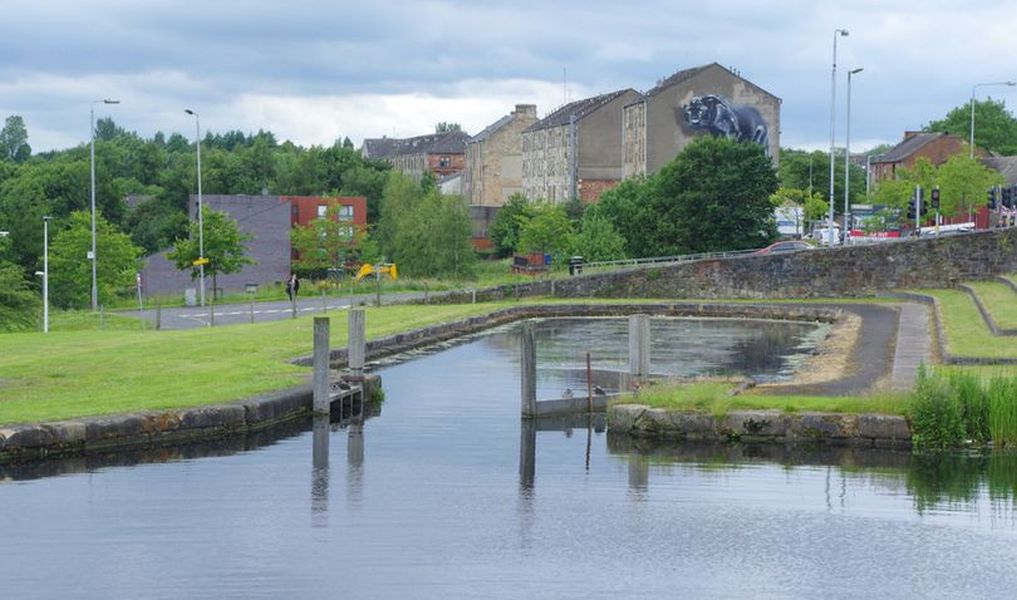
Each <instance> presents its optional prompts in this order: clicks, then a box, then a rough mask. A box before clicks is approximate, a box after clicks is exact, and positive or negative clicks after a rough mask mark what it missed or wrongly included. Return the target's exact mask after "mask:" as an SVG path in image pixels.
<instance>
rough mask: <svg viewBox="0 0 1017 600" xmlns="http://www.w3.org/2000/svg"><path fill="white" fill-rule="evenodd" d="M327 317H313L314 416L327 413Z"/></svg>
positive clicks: (328, 406)
mask: <svg viewBox="0 0 1017 600" xmlns="http://www.w3.org/2000/svg"><path fill="white" fill-rule="evenodd" d="M328 335H329V319H328V317H314V402H313V408H314V413H315V414H324V415H327V414H328V413H329V408H330V405H329V398H328V355H329V348H328Z"/></svg>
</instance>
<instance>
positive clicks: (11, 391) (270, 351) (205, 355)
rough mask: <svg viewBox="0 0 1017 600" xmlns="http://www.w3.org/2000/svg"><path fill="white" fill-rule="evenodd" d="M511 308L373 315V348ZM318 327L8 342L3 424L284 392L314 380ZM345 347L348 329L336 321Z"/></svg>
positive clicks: (0, 384) (1, 365) (295, 323)
mask: <svg viewBox="0 0 1017 600" xmlns="http://www.w3.org/2000/svg"><path fill="white" fill-rule="evenodd" d="M509 305H510V303H489V304H476V305H449V306H446V305H431V306H385V307H381V308H367V309H366V311H367V336H368V339H373V338H378V337H383V336H386V335H391V334H393V333H398V332H401V331H407V330H410V329H415V328H418V327H424V326H426V325H431V324H435V323H441V322H445V321H451V320H455V319H461V318H464V317H468V316H473V315H478V314H483V313H486V312H489V311H492V310H496V309H499V308H503V307H505V306H509ZM312 328H313V323H312V319H311V318H310V317H304V318H299V319H295V320H285V321H273V322H268V323H257V324H254V325H235V326H230V327H216V328H205V329H192V330H183V331H161V332H155V331H137V330H112V329H105V330H78V331H53V332H50V333H49V334H47V335H42V334H39V333H14V334H7V335H0V424H11V423H24V422H38V421H52V420H59V419H69V418H76V417H84V416H94V415H104V414H113V413H122V412H129V411H136V410H161V409H174V408H183V407H190V406H198V405H202V404H212V403H217V402H228V401H233V400H237V399H240V398H244V397H247V396H252V395H255V394H259V393H263V392H267V391H272V390H279V389H284V388H287V387H291V386H293V385H297V384H299V383H301V382H303V381H305V380H306V378H307V377H308V376H309V374H310V372H309V371H308V370H307V369H305V368H302V367H296V366H293V365H291V364H289V361H290V359H292V358H295V357H297V356H300V355H306V354H310V352H311V348H312V346H311V344H312ZM331 334H332V335H331V340H332V345H334V346H336V347H339V346H344V345H345V344H346V339H347V337H346V336H347V331H346V319H345V318H343V317H340V318H335V319H333V320H332V330H331Z"/></svg>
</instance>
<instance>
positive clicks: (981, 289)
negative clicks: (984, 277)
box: [967, 281, 1017, 329]
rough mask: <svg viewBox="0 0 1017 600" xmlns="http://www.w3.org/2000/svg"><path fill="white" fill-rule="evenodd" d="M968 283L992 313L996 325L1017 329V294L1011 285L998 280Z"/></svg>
mask: <svg viewBox="0 0 1017 600" xmlns="http://www.w3.org/2000/svg"><path fill="white" fill-rule="evenodd" d="M967 285H968V287H970V288H971V289H973V290H975V293H976V294H978V298H979V300H981V301H982V306H984V307H985V309H986V310H988V311H989V314H991V315H992V318H993V319H994V320H995V321H996V325H998V326H999V327H1001V328H1003V329H1017V294H1014V292H1013V289H1011V288H1010V286H1008V285H1007V284H1005V283H1001V282H998V281H972V282H969V283H968V284H967Z"/></svg>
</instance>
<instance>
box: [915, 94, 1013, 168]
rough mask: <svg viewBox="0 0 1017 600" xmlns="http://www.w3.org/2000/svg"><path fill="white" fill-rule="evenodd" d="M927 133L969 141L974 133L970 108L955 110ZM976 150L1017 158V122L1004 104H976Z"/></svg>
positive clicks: (931, 124) (933, 122)
mask: <svg viewBox="0 0 1017 600" xmlns="http://www.w3.org/2000/svg"><path fill="white" fill-rule="evenodd" d="M925 130H926V131H938V132H940V133H952V134H954V135H959V136H961V137H965V138H966V137H968V136H969V135H970V132H971V105H970V104H969V103H964V104H962V105H960V106H957V107H954V108H952V109H951V110H950V112H948V113H946V116H945V117H943V118H942V119H939V120H938V121H932V122H931V123H929V124H928V125H926V126H925ZM975 146H976V147H978V148H981V149H983V150H987V151H989V152H996V153H999V154H1003V155H1012V154H1017V119H1015V118H1014V116H1013V113H1011V112H1010V111H1009V110H1007V109H1006V103H1005V102H1004V101H1002V100H993V99H992V98H986V99H985V100H975Z"/></svg>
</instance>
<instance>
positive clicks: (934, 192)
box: [932, 187, 939, 210]
mask: <svg viewBox="0 0 1017 600" xmlns="http://www.w3.org/2000/svg"><path fill="white" fill-rule="evenodd" d="M932 208H934V209H936V210H939V188H938V187H935V188H932Z"/></svg>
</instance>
